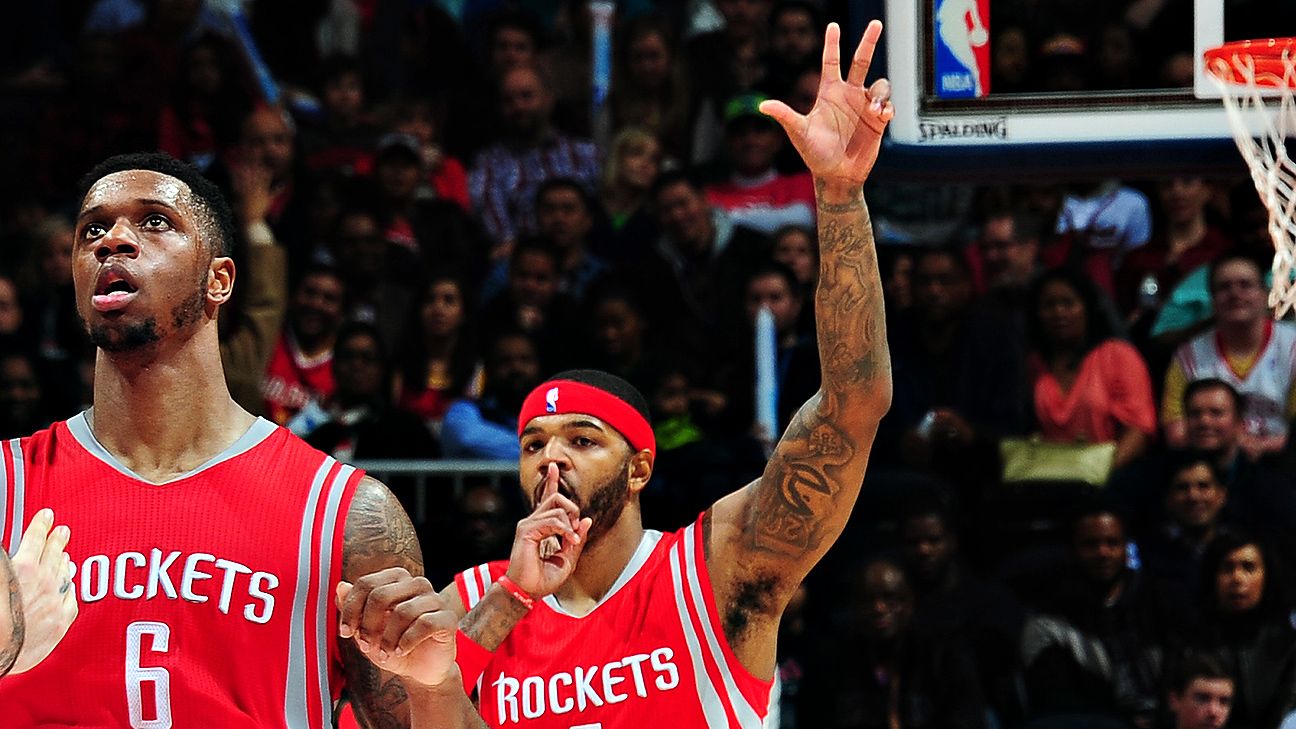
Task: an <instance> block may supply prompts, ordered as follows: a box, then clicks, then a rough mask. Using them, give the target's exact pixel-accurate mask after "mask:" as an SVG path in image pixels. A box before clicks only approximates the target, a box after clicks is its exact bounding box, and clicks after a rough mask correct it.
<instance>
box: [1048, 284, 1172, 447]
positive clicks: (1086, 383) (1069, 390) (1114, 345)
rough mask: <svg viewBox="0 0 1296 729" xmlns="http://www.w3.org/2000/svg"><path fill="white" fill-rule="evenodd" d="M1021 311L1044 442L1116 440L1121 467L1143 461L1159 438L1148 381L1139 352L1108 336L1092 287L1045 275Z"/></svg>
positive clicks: (1106, 326)
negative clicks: (1150, 445) (1025, 314)
mask: <svg viewBox="0 0 1296 729" xmlns="http://www.w3.org/2000/svg"><path fill="white" fill-rule="evenodd" d="M1026 311H1027V316H1028V317H1029V320H1028V323H1027V331H1028V334H1029V337H1030V343H1031V354H1030V357H1029V367H1030V379H1031V388H1032V391H1033V393H1034V401H1035V419H1036V424H1037V427H1038V428H1039V431H1040V433H1042V434H1043V436H1044V439H1045V440H1050V441H1058V442H1063V443H1075V442H1078V441H1079V442H1087V443H1101V442H1107V441H1115V442H1116V455H1115V459H1114V464H1113V465H1114V466H1115V467H1118V468H1119V467H1120V466H1124V465H1125V464H1127V463H1129V462H1130V461H1132V460H1133V459H1135V458H1137V457H1138V456H1139V455H1141V454H1142V453H1143V451H1144V450H1146V449H1147V446H1148V444H1149V443H1150V442H1151V440H1152V438H1153V436H1155V435H1156V406H1155V405H1154V404H1153V402H1152V379H1151V377H1150V376H1149V375H1148V371H1147V365H1145V364H1144V363H1143V358H1142V356H1140V355H1139V353H1138V350H1136V349H1134V347H1133V346H1131V345H1130V344H1129V343H1127V342H1124V341H1121V340H1119V339H1117V338H1115V337H1114V336H1113V335H1112V332H1111V328H1110V326H1109V325H1108V324H1107V323H1106V321H1105V319H1104V317H1103V314H1102V311H1101V309H1100V308H1099V304H1098V291H1097V289H1096V287H1095V286H1094V284H1093V283H1092V282H1091V281H1090V280H1089V279H1088V278H1086V277H1085V276H1084V275H1083V274H1080V273H1076V272H1073V271H1071V270H1069V269H1059V270H1054V271H1050V272H1049V273H1046V274H1044V275H1043V276H1042V277H1041V278H1040V279H1039V280H1038V281H1037V282H1036V283H1035V285H1034V286H1033V287H1032V289H1031V296H1030V298H1029V304H1028V307H1027V309H1026Z"/></svg>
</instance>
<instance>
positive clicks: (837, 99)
mask: <svg viewBox="0 0 1296 729" xmlns="http://www.w3.org/2000/svg"><path fill="white" fill-rule="evenodd" d="M881 35H882V23H881V22H879V21H877V20H874V21H873V22H871V23H869V25H868V27H867V28H866V29H865V30H864V37H863V38H861V39H860V43H859V46H858V47H856V49H855V55H854V57H853V58H852V59H851V65H850V69H849V71H848V72H847V74H846V80H844V81H843V80H842V75H841V49H840V36H841V29H840V28H839V27H838V26H837V24H836V23H829V24H828V29H827V30H826V31H825V32H824V50H823V73H822V74H821V76H820V81H819V93H818V97H817V98H816V99H815V104H814V107H813V108H811V109H810V113H809V114H806V115H801V114H798V113H797V112H796V111H794V110H793V109H792V107H790V106H788V105H787V104H785V103H783V102H781V101H774V100H770V101H764V102H761V106H760V109H761V111H762V112H764V113H766V114H768V115H769V116H771V117H773V118H774V119H775V120H776V121H778V123H779V124H780V125H782V127H783V129H784V130H785V131H786V132H787V135H788V138H789V139H791V140H792V145H793V146H794V147H796V150H797V152H799V153H800V154H801V158H802V159H803V160H804V161H805V163H806V166H807V167H809V168H810V172H811V174H813V175H814V176H815V178H816V180H817V181H820V182H823V183H827V184H832V185H837V186H840V187H841V188H843V190H845V189H850V190H855V191H858V189H859V188H860V187H862V186H863V184H864V180H865V179H866V178H868V175H869V172H870V171H871V170H872V169H873V164H874V163H875V162H876V161H877V156H878V151H879V149H881V146H882V134H883V132H884V131H886V125H887V122H889V121H891V118H892V117H893V116H895V108H894V107H893V106H892V105H891V101H890V99H891V83H890V82H889V81H887V80H886V79H878V80H877V81H875V82H873V84H872V85H871V86H869V87H868V88H865V87H864V80H865V77H866V76H867V75H868V70H869V65H870V64H871V63H872V61H873V51H874V50H875V49H876V47H877V42H878V38H880V37H881Z"/></svg>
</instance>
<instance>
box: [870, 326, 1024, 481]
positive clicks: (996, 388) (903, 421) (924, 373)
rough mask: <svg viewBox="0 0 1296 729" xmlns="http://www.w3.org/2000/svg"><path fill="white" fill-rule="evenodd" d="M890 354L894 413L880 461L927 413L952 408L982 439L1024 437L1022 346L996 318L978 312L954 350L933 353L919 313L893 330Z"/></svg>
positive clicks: (882, 438)
mask: <svg viewBox="0 0 1296 729" xmlns="http://www.w3.org/2000/svg"><path fill="white" fill-rule="evenodd" d="M887 336H888V340H889V342H890V347H891V377H892V382H893V395H892V402H891V410H890V412H889V413H888V414H887V416H886V418H884V419H883V421H882V427H881V428H880V429H879V432H878V443H879V445H880V446H881V447H879V448H874V449H873V453H874V454H875V455H881V456H882V457H883V458H884V459H885V458H887V457H892V458H894V457H895V455H897V454H898V452H899V449H898V448H897V447H896V446H897V444H898V442H899V439H900V436H901V435H902V434H903V433H904V432H905V431H907V430H909V429H910V428H913V427H914V426H916V425H917V424H918V423H919V422H920V421H921V420H922V418H923V416H924V415H926V413H927V412H928V411H929V410H932V409H934V408H949V409H951V410H953V411H954V412H956V413H958V414H959V415H961V416H962V417H963V418H964V419H965V420H967V421H968V423H969V424H970V425H971V426H972V427H973V428H974V429H976V430H977V431H978V435H986V436H989V435H1003V434H1009V433H1017V432H1020V431H1022V430H1023V428H1024V427H1025V425H1026V421H1027V417H1026V414H1027V407H1026V404H1027V383H1026V371H1025V357H1024V355H1023V349H1022V342H1021V341H1020V339H1018V338H1017V336H1016V334H1015V332H1014V331H1013V329H1012V327H1011V326H1008V325H1007V324H1006V323H1005V322H1004V321H1003V320H1002V319H1000V318H999V317H998V316H996V315H994V314H993V313H992V312H991V311H989V310H987V309H983V308H976V307H974V308H972V309H971V310H969V311H968V313H967V315H966V316H965V317H964V319H963V321H962V322H960V324H959V325H958V330H957V332H956V333H955V335H954V341H953V344H952V345H951V346H950V348H949V351H947V352H941V353H935V352H929V351H927V350H926V348H925V347H924V346H923V343H922V341H921V339H920V335H919V321H918V317H917V312H915V311H914V310H912V309H911V310H909V311H907V312H904V313H903V314H901V315H899V316H898V317H897V319H896V320H895V321H893V322H891V323H890V324H889V325H888V327H887Z"/></svg>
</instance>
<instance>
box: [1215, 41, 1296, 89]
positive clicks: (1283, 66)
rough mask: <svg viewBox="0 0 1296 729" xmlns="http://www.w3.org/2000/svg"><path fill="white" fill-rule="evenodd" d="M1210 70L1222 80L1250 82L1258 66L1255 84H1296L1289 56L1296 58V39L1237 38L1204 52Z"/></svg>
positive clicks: (1292, 85)
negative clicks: (1252, 71)
mask: <svg viewBox="0 0 1296 729" xmlns="http://www.w3.org/2000/svg"><path fill="white" fill-rule="evenodd" d="M1202 57H1203V58H1204V59H1205V61H1206V71H1207V72H1208V73H1210V74H1211V75H1213V76H1215V78H1218V79H1219V80H1221V81H1224V82H1226V83H1231V84H1239V85H1246V84H1247V83H1248V82H1247V77H1248V75H1249V70H1250V69H1251V68H1255V85H1256V86H1269V87H1275V88H1277V87H1282V86H1287V87H1289V88H1291V87H1296V73H1288V70H1287V66H1288V61H1286V60H1284V57H1286V58H1293V59H1296V38H1265V39H1261V40H1246V41H1233V42H1231V43H1225V44H1224V45H1222V46H1219V47H1218V48H1211V49H1209V50H1207V51H1206V52H1205V53H1203V54H1202Z"/></svg>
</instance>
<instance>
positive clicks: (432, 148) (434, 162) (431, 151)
mask: <svg viewBox="0 0 1296 729" xmlns="http://www.w3.org/2000/svg"><path fill="white" fill-rule="evenodd" d="M444 161H445V152H444V151H443V150H442V149H441V147H439V146H438V145H435V144H425V145H423V165H424V169H428V170H435V169H437V168H438V167H440V166H441V163H442V162H444Z"/></svg>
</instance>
